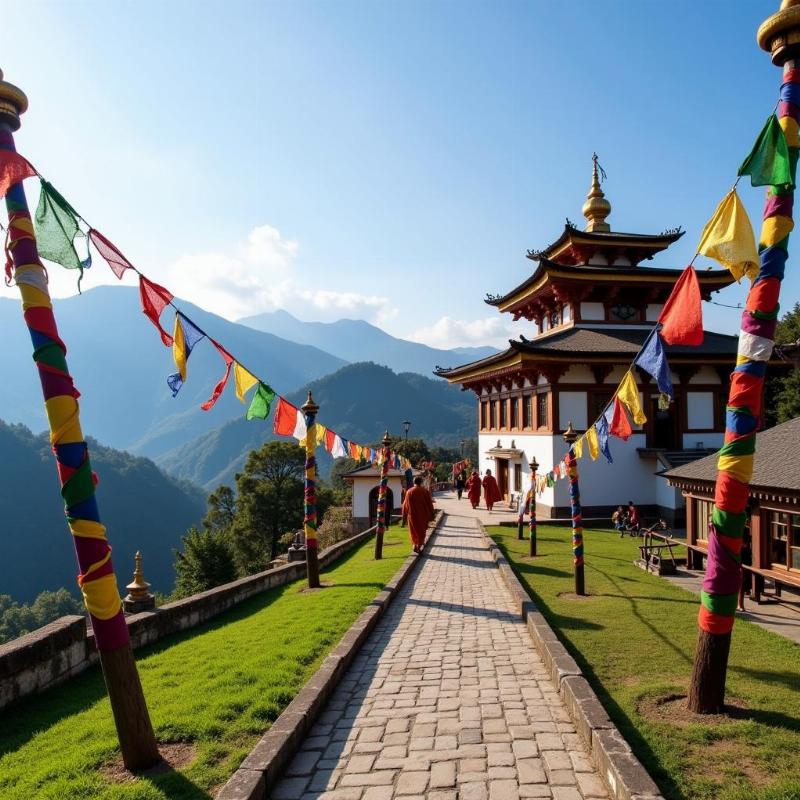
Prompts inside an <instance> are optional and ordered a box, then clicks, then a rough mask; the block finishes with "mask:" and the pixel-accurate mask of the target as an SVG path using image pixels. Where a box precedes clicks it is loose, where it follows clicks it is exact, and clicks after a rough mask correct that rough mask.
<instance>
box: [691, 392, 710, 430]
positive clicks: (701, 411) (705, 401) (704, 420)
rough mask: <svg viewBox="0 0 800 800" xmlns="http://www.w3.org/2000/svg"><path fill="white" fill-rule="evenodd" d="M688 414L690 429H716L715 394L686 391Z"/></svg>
mask: <svg viewBox="0 0 800 800" xmlns="http://www.w3.org/2000/svg"><path fill="white" fill-rule="evenodd" d="M686 416H687V422H688V428H689V430H690V431H693V430H698V431H705V430H709V431H710V430H713V429H714V394H713V393H712V392H686Z"/></svg>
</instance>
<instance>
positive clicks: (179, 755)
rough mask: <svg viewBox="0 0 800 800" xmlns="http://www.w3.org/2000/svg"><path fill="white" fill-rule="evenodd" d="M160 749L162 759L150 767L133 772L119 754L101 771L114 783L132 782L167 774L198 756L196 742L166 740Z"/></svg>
mask: <svg viewBox="0 0 800 800" xmlns="http://www.w3.org/2000/svg"><path fill="white" fill-rule="evenodd" d="M158 751H159V753H161V761H159V762H158V764H156V765H155V766H153V767H150V768H149V769H143V770H139V771H137V772H131V771H130V770H127V769H125V765H124V764H123V763H122V756H121V755H118V756H117V757H116V758H115V759H114V760H113V761H112V762H111V763H110V764H106V765H105V766H103V767H101V768H100V772H101V773H102V774H103V775H104V776H105V777H106V778H107V779H108V780H110V781H112V782H114V783H131V782H132V781H136V780H139V778H153V777H155V776H156V775H165V774H166V773H168V772H174V771H175V770H177V769H181V768H182V767H185V766H187V765H188V764H191V763H192V761H194V760H195V758H197V745H196V744H195V743H194V742H165V743H159V745H158Z"/></svg>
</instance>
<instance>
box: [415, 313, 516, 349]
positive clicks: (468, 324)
mask: <svg viewBox="0 0 800 800" xmlns="http://www.w3.org/2000/svg"><path fill="white" fill-rule="evenodd" d="M522 332H523V328H522V327H521V326H520V325H519V324H516V325H515V324H514V323H512V322H509V321H508V320H505V319H503V318H502V317H501V316H500V315H498V316H496V317H485V318H484V319H474V320H463V319H453V318H452V317H441V318H440V319H439V320H437V321H436V322H434V323H433V325H429V326H427V327H424V328H418V329H417V330H415V331H414V332H413V333H410V334H408V336H407V337H406V338H407V339H410V340H411V341H413V342H421V343H422V344H427V345H428V346H429V347H441V348H444V349H450V348H453V347H480V346H486V345H488V346H491V347H498V348H502V349H504V348H506V347H508V340H509V339H515V338H517V337H518V336H519V334H520V333H522Z"/></svg>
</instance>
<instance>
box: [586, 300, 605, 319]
mask: <svg viewBox="0 0 800 800" xmlns="http://www.w3.org/2000/svg"><path fill="white" fill-rule="evenodd" d="M605 318H606V310H605V308H604V307H603V304H602V303H581V319H582V320H588V319H602V320H604V319H605Z"/></svg>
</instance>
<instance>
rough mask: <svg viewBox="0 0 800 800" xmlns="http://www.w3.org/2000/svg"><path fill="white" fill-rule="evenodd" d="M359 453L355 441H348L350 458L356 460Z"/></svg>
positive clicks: (359, 450)
mask: <svg viewBox="0 0 800 800" xmlns="http://www.w3.org/2000/svg"><path fill="white" fill-rule="evenodd" d="M360 455H361V449H360V448H359V446H358V445H357V444H356V443H355V442H350V458H352V459H353V460H354V461H358V458H359V456H360Z"/></svg>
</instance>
